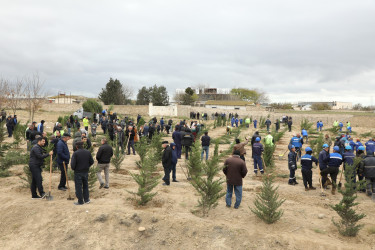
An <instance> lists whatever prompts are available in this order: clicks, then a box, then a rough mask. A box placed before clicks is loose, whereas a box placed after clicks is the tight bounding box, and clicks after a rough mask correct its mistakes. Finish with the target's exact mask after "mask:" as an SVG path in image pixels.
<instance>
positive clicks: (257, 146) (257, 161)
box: [253, 137, 264, 174]
mask: <svg viewBox="0 0 375 250" xmlns="http://www.w3.org/2000/svg"><path fill="white" fill-rule="evenodd" d="M263 151H264V148H263V145H262V144H261V143H260V137H257V138H256V139H255V143H254V145H253V158H254V173H255V174H258V169H259V171H260V173H261V174H264V170H263V164H262V153H263Z"/></svg>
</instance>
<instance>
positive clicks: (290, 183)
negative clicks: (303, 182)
mask: <svg viewBox="0 0 375 250" xmlns="http://www.w3.org/2000/svg"><path fill="white" fill-rule="evenodd" d="M288 184H289V185H292V186H294V185H296V184H295V183H294V182H288Z"/></svg>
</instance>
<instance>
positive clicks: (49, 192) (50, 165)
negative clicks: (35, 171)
mask: <svg viewBox="0 0 375 250" xmlns="http://www.w3.org/2000/svg"><path fill="white" fill-rule="evenodd" d="M51 189H52V155H51V159H50V164H49V189H48V195H47V196H46V200H47V201H52V200H53V196H52V195H51Z"/></svg>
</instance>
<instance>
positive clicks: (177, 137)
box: [172, 125, 182, 159]
mask: <svg viewBox="0 0 375 250" xmlns="http://www.w3.org/2000/svg"><path fill="white" fill-rule="evenodd" d="M174 130H175V131H174V132H173V134H172V139H173V142H174V143H175V144H176V151H177V158H178V159H181V150H182V145H181V132H180V131H179V126H177V125H176V127H175V129H174Z"/></svg>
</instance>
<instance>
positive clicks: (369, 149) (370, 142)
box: [365, 138, 375, 155]
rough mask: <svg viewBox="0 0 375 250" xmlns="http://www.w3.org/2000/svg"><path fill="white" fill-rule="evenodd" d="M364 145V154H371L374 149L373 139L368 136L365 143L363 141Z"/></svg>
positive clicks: (374, 142)
mask: <svg viewBox="0 0 375 250" xmlns="http://www.w3.org/2000/svg"><path fill="white" fill-rule="evenodd" d="M365 146H366V154H367V155H372V154H374V151H375V141H374V140H373V139H372V138H370V139H369V140H368V141H367V142H366V143H365Z"/></svg>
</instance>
